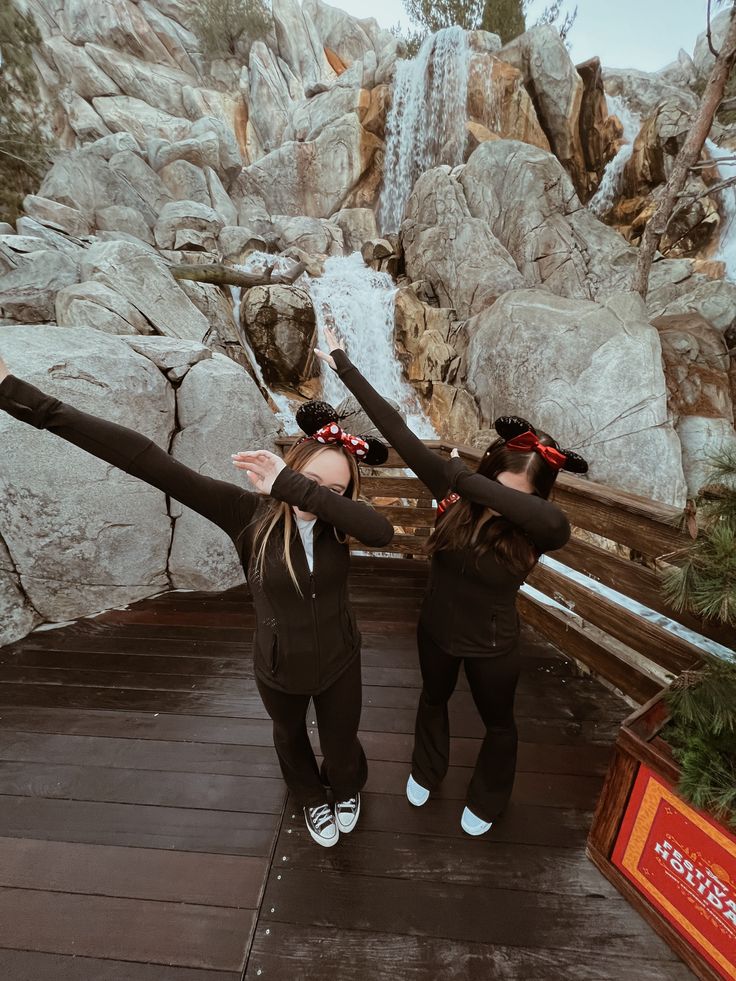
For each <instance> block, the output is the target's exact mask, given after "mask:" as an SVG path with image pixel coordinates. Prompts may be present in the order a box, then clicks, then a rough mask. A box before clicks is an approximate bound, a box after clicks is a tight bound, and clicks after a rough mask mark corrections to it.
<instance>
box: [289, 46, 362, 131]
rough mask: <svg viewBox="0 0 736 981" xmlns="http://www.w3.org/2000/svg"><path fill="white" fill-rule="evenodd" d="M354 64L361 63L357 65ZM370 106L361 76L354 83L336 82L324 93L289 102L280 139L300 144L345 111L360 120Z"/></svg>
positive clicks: (340, 116)
mask: <svg viewBox="0 0 736 981" xmlns="http://www.w3.org/2000/svg"><path fill="white" fill-rule="evenodd" d="M356 67H362V66H361V65H360V64H357V65H356ZM351 71H352V69H351ZM345 74H346V75H347V72H346V73H345ZM361 74H362V73H361ZM343 77H344V76H343ZM369 106H370V96H369V94H368V92H366V90H365V89H363V88H361V85H360V77H358V78H356V79H355V84H354V85H340V84H335V85H333V86H332V88H330V89H329V90H328V91H327V92H321V93H320V94H319V95H315V96H313V97H312V98H311V99H304V100H302V101H301V102H298V103H296V104H292V107H291V111H290V114H289V122H288V124H287V126H286V128H285V129H284V132H283V135H282V140H283V141H284V142H288V141H289V140H297V141H298V142H299V143H304V142H305V141H310V140H315V139H316V138H317V137H318V136H319V134H320V133H321V132H322V131H323V130H324V129H325V127H327V126H329V125H330V124H331V123H334V122H336V121H337V120H338V119H340V118H342V117H343V116H345V115H347V114H348V113H355V114H356V115H357V116H358V119H359V120H362V119H363V117H364V116H365V115H366V113H367V111H368V108H369Z"/></svg>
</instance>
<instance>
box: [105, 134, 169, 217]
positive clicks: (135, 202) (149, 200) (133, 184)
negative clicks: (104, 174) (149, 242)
mask: <svg viewBox="0 0 736 981" xmlns="http://www.w3.org/2000/svg"><path fill="white" fill-rule="evenodd" d="M109 166H110V171H111V172H112V173H113V174H115V175H116V176H117V177H119V178H120V179H121V181H122V182H123V184H124V185H125V186H127V187H128V188H130V193H129V195H128V196H127V200H126V201H120V202H118V201H115V202H108V203H110V204H112V203H114V204H127V203H128V201H130V202H131V206H132V207H134V208H137V209H138V211H140V213H141V215H142V216H143V218H144V219H145V220H146V222H147V223H148V224H150V225H153V224H154V223H155V220H156V217H157V216H158V215H159V214H160V212H161V210H162V208H163V207H164V205H165V204H167V203H168V202H169V201H171V200H172V197H171V191H169V189H168V188H167V187H166V185H165V184H164V182H163V181H162V180H161V178H160V177H159V175H158V174H156V173H154V171H153V170H152V169H151V168H150V167H149V166H148V164H147V163H146V162H145V160H143V159H142V158H141V157H140V156H139V155H138V154H137V153H133V152H132V151H130V150H122V151H121V152H120V153H116V154H114V155H113V156H112V157H110V163H109Z"/></svg>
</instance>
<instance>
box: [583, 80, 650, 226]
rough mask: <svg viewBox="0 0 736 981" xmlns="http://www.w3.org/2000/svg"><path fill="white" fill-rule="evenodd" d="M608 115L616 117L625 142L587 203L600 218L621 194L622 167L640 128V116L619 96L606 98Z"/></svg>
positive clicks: (607, 166) (629, 155)
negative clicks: (622, 130)
mask: <svg viewBox="0 0 736 981" xmlns="http://www.w3.org/2000/svg"><path fill="white" fill-rule="evenodd" d="M606 103H607V104H608V113H609V115H611V116H618V118H619V119H620V120H621V124H622V126H623V128H624V132H623V138H624V140H625V142H624V143H623V144H622V146H621V147H620V149H619V151H618V153H617V154H616V156H615V157H613V158H612V159H611V160H609V161H608V163H607V164H606V169H605V170H604V171H603V177H602V178H601V182H600V184H599V186H598V190H597V191H596V192H595V194H594V195H593V197H592V198H591V199H590V201H588V208H589V209H590V210H591V211H592V212H593V214H594V215H597V216H598V217H599V218H602V217H603V216H604V215H606V214H608V212H609V211H610V210H611V208H612V207H613V206H614V204H615V203H616V199H617V198H618V196H619V195H620V194H621V187H622V184H623V176H624V167H625V166H626V164H627V162H628V161H629V159H630V158H631V152H632V150H633V149H634V140H635V139H636V137H637V136H638V134H639V130H640V128H641V116H639V114H638V113H635V112H634V111H633V110H632V109H630V108H629V106H628V105H627V104H626V102H625V101H624V99H623V97H622V96H620V95H608V96H606Z"/></svg>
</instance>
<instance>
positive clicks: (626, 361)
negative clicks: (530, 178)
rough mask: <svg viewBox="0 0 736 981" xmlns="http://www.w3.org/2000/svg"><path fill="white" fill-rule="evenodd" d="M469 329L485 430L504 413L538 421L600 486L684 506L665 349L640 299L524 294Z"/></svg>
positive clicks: (472, 382)
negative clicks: (584, 464)
mask: <svg viewBox="0 0 736 981" xmlns="http://www.w3.org/2000/svg"><path fill="white" fill-rule="evenodd" d="M467 329H468V333H469V334H470V336H471V340H470V344H469V347H468V352H467V374H468V387H469V388H470V390H471V392H473V393H474V394H475V396H476V398H477V399H478V404H479V406H480V410H481V413H482V416H483V422H484V423H485V424H489V423H491V422H492V421H493V420H494V419H495V418H497V417H498V416H501V415H513V414H515V415H520V416H523V417H525V418H531V421H532V422H533V423H534V424H535V425H536V426H538V427H539V428H541V429H543V430H545V431H547V432H549V433H551V434H552V435H553V436H554V437H555V439H557V440H559V442H560V443H561V445H563V446H565V447H569V448H570V449H574V450H576V451H578V452H580V453H581V454H582V455H583V456H585V457H586V459H587V460H588V461H589V463H590V476H591V478H592V479H593V480H597V481H601V482H603V483H606V484H610V485H612V486H613V487H620V488H622V489H624V490H628V491H631V492H633V493H635V494H641V495H643V496H645V497H650V498H654V499H655V500H659V501H665V502H666V503H669V504H673V505H675V506H677V507H679V506H682V505H683V504H684V503H685V497H686V487H685V480H684V477H683V471H682V458H681V450H680V444H679V440H678V438H677V435H676V434H675V432H674V430H673V428H672V423H671V421H670V419H669V414H668V408H667V391H666V386H665V377H664V372H663V368H662V350H661V347H660V343H659V337H658V334H657V331H656V330H655V328H653V327H651V326H650V325H649V324H648V323H647V320H646V310H645V308H644V305H643V303H642V302H641V300H640V298H639V297H638V296H636V295H635V294H631V293H629V294H619V295H617V296H614V297H611V298H610V299H609V300H608V301H607V302H606V303H605V304H599V303H594V302H591V301H589V300H580V299H569V298H563V297H559V296H555V295H554V294H552V293H548V292H547V291H546V290H545V291H542V290H521V291H517V292H513V293H507V294H506V295H505V296H503V297H501V298H500V299H499V300H498V301H497V302H496V303H495V304H494V306H493V307H492V308H491V309H489V310H484V311H483V312H482V313H480V314H479V315H478V316H477V317H474V318H473V319H472V320H470V321H469V322H468V325H467ZM550 365H552V366H553V370H550ZM652 461H656V466H653V465H652Z"/></svg>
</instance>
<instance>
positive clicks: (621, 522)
mask: <svg viewBox="0 0 736 981" xmlns="http://www.w3.org/2000/svg"><path fill="white" fill-rule="evenodd" d="M291 442H292V440H290V439H285V440H282V441H281V445H282V447H286V446H287V445H288V444H290V443H291ZM426 445H427V446H429V447H430V448H432V449H435V450H437V451H438V452H440V453H441V454H443V455H449V453H450V450H451V449H452V446H451V445H450V444H447V443H445V442H441V441H434V442H430V441H428V442H427V444H426ZM457 448H458V450H459V452H460V455H461V457H462V458H463V459H464V460H465V461H466V462H467V463H468V465H469V466H470V467H471V468H474V467H475V466H477V464H478V462H479V460H480V458H481V456H482V453H481V452H480V451H479V450H475V449H473V448H472V447H466V446H459V447H457ZM404 466H405V464H404V463H403V461H402V460H401V458H400V457H399V455H398V454H397V453H396V452H395V451H394V450H391V451H390V456H389V460H388V461H387V463H386V464H385V465H384V467H383V468H381V469H380V470H378V469H376V470H373V471H370V472H369V473H370V475H369V476H365V477H364V478H363V483H362V488H363V496H364V497H365V498H366V499H367V500H369V501H371V503H373V505H374V506H375V507H376V508H377V509H378V510H380V511H381V512H383V513H384V514H385V515H386V516H387V517H388V518H389V520H390V521H391V522H392V524H393V525H394V526H395V527H396V528H397V529H399V530H398V531H397V534H396V536H395V538H394V540H393V542H392V543H391V545H389V546H387V547H385V548H383V549H381V551H382V552H387V553H391V554H396V555H397V556H411V557H414V558H424V557H425V556H424V547H425V545H426V540H427V537H428V536H429V533H430V531H431V528H432V526H433V525H434V521H435V517H436V510H435V508H434V507H433V504H432V500H431V496H430V495H429V491H428V490H427V489H426V487H425V486H424V485H423V484H422V483H421V482H420V481H419V480H417V478H416V477H413V476H406V475H403V476H396V475H395V473H394V474H391V473H390V472H389V473H386V470H387V469H388V468H403V467H404ZM554 500H555V501H556V502H557V503H558V504H559V505H560V507H561V508H562V509H563V510H564V511H565V513H566V514H567V516H568V518H569V519H570V523H571V524H572V526H573V538H572V539H571V541H570V542H569V544H568V545H566V546H565V548H563V549H560V550H559V551H557V552H554V553H552V558H554V559H555V560H556V561H557V562H559V563H562V564H563V565H564V566H565V567H566V568H565V570H564V571H560V570H558V569H555V568H552V567H551V566H549V565H547V564H545V563H544V562H542V563H540V564H539V565H538V566H537V567H536V568H535V569H534V571H533V572H532V574H531V575H530V576H529V579H528V583H529V585H530V586H533V587H534V588H535V589H536V590H538V591H539V592H540V593H543V594H545V596H547V597H550V598H552V599H554V600H556V601H557V602H558V603H560V604H562V605H563V606H564V607H566V608H567V610H561V609H559V608H556V607H554V606H553V605H550V604H548V603H545V602H543V601H542V600H539V599H537V598H536V597H534V596H532V595H529V594H527V593H524V592H522V594H521V595H520V596H519V613H520V615H521V616H522V617H523V618H524V619H525V620H526V621H527V622H528V623H529V624H531V625H532V626H533V627H535V628H536V629H537V630H538V631H539V632H540V633H541V634H543V635H544V636H545V637H547V638H548V639H549V640H550V641H551V642H552V643H553V644H555V645H556V646H557V647H559V648H560V649H561V650H562V651H563V652H565V653H566V654H567V655H569V656H570V657H572V658H574V659H575V660H576V661H578V662H579V663H581V664H583V665H586V666H587V667H588V668H589V669H590V670H591V671H592V672H593V673H594V674H596V675H597V676H598V677H600V678H603V679H605V680H606V681H608V682H609V683H610V684H612V685H613V686H615V687H616V688H618V689H619V690H621V691H622V692H623V693H624V694H625V695H627V696H628V697H630V698H631V699H633V700H634V701H636V702H638V703H639V704H642V703H644V702H645V701H647V700H648V699H649V698H651V697H652V696H653V695H654V694H656V693H657V692H658V691H659V690H660V689H661V688H662V687H664V686H665V685H666V684H667V683H668V681H669V680H670V679H671V678H672V677H675V676H677V675H679V674H680V673H681V672H682V671H684V670H686V669H688V668H690V667H693V666H695V665H696V664H697V663H698V662H699V661H700V660H701V659H702V643H699V642H698V641H697V639H696V640H695V641H691V640H689V639H686V638H684V637H680V636H677V635H676V634H674V633H673V632H672V631H671V630H668V629H666V627H664V626H662V625H660V624H659V623H657V622H655V621H654V620H652V619H648V618H645V617H643V616H641V615H640V614H639V613H637V612H635V610H633V609H629V608H628V607H627V606H622V605H621V604H620V603H617V602H614V601H613V600H611V599H609V598H607V597H606V596H603V595H601V594H600V592H597V591H596V590H595V588H594V587H593V588H591V587H592V584H591V585H588V584H587V583H580V582H576V581H575V580H574V579H572V578H571V577H570V576H569V575H567V574H566V573H567V570H574V571H575V572H579V573H582V574H584V575H585V576H588V577H589V578H590V579H591V580H595V581H597V582H600V583H602V584H603V585H605V586H608V587H610V588H612V589H614V590H616V591H617V592H619V593H622V594H623V595H624V596H626V597H629V598H630V599H633V600H635V601H636V602H638V603H640V604H641V605H643V606H645V607H648V608H649V609H650V610H653V611H655V612H656V613H660V614H663V615H664V616H666V617H668V618H669V619H670V620H674V621H676V622H677V623H680V624H682V625H683V626H685V627H687V628H689V629H690V630H692V631H695V632H696V633H697V634H700V635H702V636H703V637H706V638H709V639H711V640H714V641H716V642H718V643H720V644H722V645H724V646H726V647H728V648H733V647H734V644H735V642H736V637H735V636H734V631H733V630H732V629H729V628H727V627H725V626H720V625H718V624H715V623H712V622H707V621H703V620H701V619H699V618H697V617H694V616H691V615H689V614H685V613H683V614H680V613H675V612H674V611H673V610H672V609H671V608H670V607H669V606H667V604H666V603H665V602H664V600H663V598H662V593H661V571H660V570H661V567H662V565H663V564H664V563H665V562H666V557H667V556H670V555H672V554H674V553H676V552H678V551H680V550H681V549H683V548H686V547H687V546H688V545H690V544H692V539H691V537H690V536H689V535H688V534H687V533H686V532H685V531H684V530H681V527H680V525H681V523H682V521H681V519H682V517H683V515H682V512H680V511H678V510H677V509H676V508H673V507H670V506H668V505H666V504H662V503H660V502H657V501H651V500H648V499H647V498H644V497H639V496H637V495H635V494H629V493H627V492H626V491H619V490H614V489H613V488H611V487H608V486H606V485H604V484H597V483H594V482H593V481H590V480H587V479H582V478H579V477H572V476H569V475H567V474H564V473H563V474H560V476H559V478H558V480H557V483H556V485H555V491H554ZM600 539H605V541H604V542H601V541H600ZM632 554H633V555H634V558H632ZM568 611H569V612H568Z"/></svg>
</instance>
